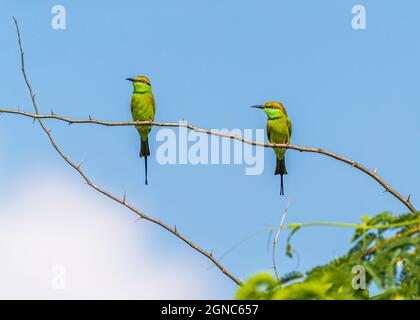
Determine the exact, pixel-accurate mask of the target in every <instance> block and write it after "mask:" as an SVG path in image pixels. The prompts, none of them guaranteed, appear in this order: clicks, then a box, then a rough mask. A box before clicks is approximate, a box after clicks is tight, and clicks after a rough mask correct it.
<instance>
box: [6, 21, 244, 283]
mask: <svg viewBox="0 0 420 320" xmlns="http://www.w3.org/2000/svg"><path fill="white" fill-rule="evenodd" d="M13 20H14V22H15V25H16V32H17V36H18V43H19V50H20V58H21V59H20V60H21V70H22V74H23V78H24V79H25V83H26V86H27V88H28V91H29V94H30V96H31V100H32V104H33V107H34V110H35V113H36V114H35V115H34V117H33V118H34V119H37V120H38V122H39V124H40V125H41V127H42V129H43V130H44V131H45V133H46V134H47V136H48V138H49V140H50V142H51V144H52V146H53V147H54V149H55V150H56V151H57V152H58V154H59V155H60V156H61V157H62V158H63V159H64V161H66V162H67V164H68V165H70V166H71V167H72V168H73V169H74V170H76V171H77V172H78V173H79V174H80V175H81V176H82V178H83V179H84V180H85V181H86V183H87V184H88V185H89V186H90V187H92V188H93V189H95V190H96V191H98V192H100V193H102V194H103V195H105V196H107V197H108V198H110V199H112V200H114V201H116V202H118V203H120V204H122V205H123V206H125V207H127V208H128V209H130V210H131V211H133V212H134V213H136V214H137V215H138V216H139V219H145V220H148V221H150V222H152V223H154V224H156V225H158V226H160V227H161V228H163V229H165V230H167V231H169V232H170V233H172V234H173V235H175V236H176V237H178V238H179V239H181V240H182V241H184V242H185V243H187V244H188V245H189V246H190V247H192V248H193V249H194V250H196V251H198V252H199V253H201V254H202V255H203V256H205V257H206V258H207V259H209V260H210V261H211V262H213V263H214V264H215V265H216V266H217V267H218V268H219V269H220V271H222V272H223V273H224V274H225V275H226V276H227V277H229V278H230V279H231V280H233V281H234V282H235V283H236V284H237V285H239V286H240V285H242V282H241V281H240V280H238V279H237V278H236V277H234V276H233V275H232V274H231V273H230V272H229V271H227V270H226V269H225V267H223V266H222V265H221V264H220V262H219V261H218V260H217V259H216V258H214V257H213V254H212V253H209V252H207V251H205V250H204V249H202V248H200V247H199V246H197V245H196V244H195V243H194V242H192V241H191V240H189V239H188V238H186V237H185V236H183V235H182V234H180V233H179V232H178V231H177V230H176V228H171V227H169V226H168V225H166V224H164V223H163V222H162V221H160V220H157V219H155V218H153V217H151V216H148V215H146V214H144V213H143V212H142V211H140V210H139V209H137V208H135V207H134V206H132V205H131V204H129V203H127V201H126V197H125V196H124V198H123V199H120V198H118V197H117V196H115V195H113V194H112V193H110V192H108V191H106V190H104V189H102V188H101V187H99V186H97V185H95V184H94V183H93V181H92V180H91V179H90V178H89V177H88V176H87V175H86V173H84V172H83V171H82V170H81V169H80V165H76V164H75V163H74V162H73V160H71V159H70V157H69V156H67V155H66V154H65V153H64V152H63V151H62V150H61V148H60V147H59V146H58V145H57V144H56V142H55V140H54V138H53V136H52V135H51V130H50V129H49V128H47V127H46V126H45V125H44V123H43V122H42V120H41V119H42V116H40V115H39V109H38V106H37V103H36V100H35V94H34V93H33V90H32V86H31V84H30V82H29V80H28V77H27V75H26V71H25V60H24V52H23V47H22V40H21V35H20V30H19V25H18V22H17V20H16V18H15V17H13Z"/></svg>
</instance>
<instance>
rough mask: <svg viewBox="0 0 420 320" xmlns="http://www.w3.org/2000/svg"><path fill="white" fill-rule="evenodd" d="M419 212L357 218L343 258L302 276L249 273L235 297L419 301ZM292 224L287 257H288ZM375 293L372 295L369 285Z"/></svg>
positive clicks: (291, 249) (293, 229) (293, 228)
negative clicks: (280, 276) (358, 219)
mask: <svg viewBox="0 0 420 320" xmlns="http://www.w3.org/2000/svg"><path fill="white" fill-rule="evenodd" d="M419 217H420V214H419V212H417V213H408V214H404V215H399V216H395V215H392V214H391V213H389V212H384V213H381V214H378V215H376V216H375V217H372V218H370V217H368V216H363V217H362V219H361V220H362V223H361V224H359V225H357V228H356V230H355V233H354V236H353V238H352V246H351V247H350V248H349V251H348V252H347V254H345V255H344V256H342V257H340V258H338V259H334V260H333V261H331V262H329V263H327V264H325V265H321V266H317V267H315V268H313V269H312V270H310V271H308V272H307V273H306V276H303V275H302V274H300V273H291V274H287V275H285V276H284V277H283V278H281V279H280V281H277V280H276V279H275V277H274V276H273V275H272V274H270V273H258V274H256V275H254V276H252V277H251V278H250V279H249V280H248V281H247V282H246V283H245V284H244V286H243V287H241V288H239V289H238V292H237V294H236V299H286V300H294V299H299V300H300V299H301V300H306V299H313V300H328V299H334V300H337V299H345V300H350V299H376V300H381V299H420V254H419V253H420V252H419V251H420V250H419V248H420V236H419V234H420V220H419ZM302 227H303V225H298V224H296V225H292V226H289V228H290V229H291V230H292V231H291V233H290V235H289V237H288V239H287V242H288V243H287V249H286V250H287V251H286V255H288V256H292V254H293V246H292V244H291V239H292V237H293V235H294V234H295V233H296V232H297V231H299V230H301V229H303V228H302ZM372 286H375V287H376V291H378V290H379V292H380V294H378V295H376V296H372V295H370V294H369V290H368V289H369V288H371V287H372Z"/></svg>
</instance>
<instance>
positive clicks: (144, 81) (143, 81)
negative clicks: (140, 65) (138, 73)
mask: <svg viewBox="0 0 420 320" xmlns="http://www.w3.org/2000/svg"><path fill="white" fill-rule="evenodd" d="M135 82H142V83H145V84H148V85H149V86H150V83H149V82H147V81H146V80H135Z"/></svg>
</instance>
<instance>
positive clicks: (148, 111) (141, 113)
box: [127, 76, 156, 184]
mask: <svg viewBox="0 0 420 320" xmlns="http://www.w3.org/2000/svg"><path fill="white" fill-rule="evenodd" d="M127 80H128V81H131V82H132V83H133V96H132V97H131V114H132V116H133V120H134V121H154V119H155V111H156V107H155V98H154V97H153V93H152V86H151V84H150V80H149V78H147V77H145V76H137V77H135V78H128V79H127ZM151 129H152V127H151V126H140V127H138V128H137V131H138V132H139V134H140V157H144V171H145V179H146V180H145V184H147V157H148V156H150V150H149V140H148V136H149V132H150V130H151Z"/></svg>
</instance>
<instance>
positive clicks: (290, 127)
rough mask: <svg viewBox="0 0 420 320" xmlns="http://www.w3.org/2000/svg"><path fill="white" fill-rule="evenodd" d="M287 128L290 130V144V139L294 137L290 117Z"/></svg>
mask: <svg viewBox="0 0 420 320" xmlns="http://www.w3.org/2000/svg"><path fill="white" fill-rule="evenodd" d="M287 128H289V142H290V137H291V136H292V122H291V121H290V118H289V117H287Z"/></svg>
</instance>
